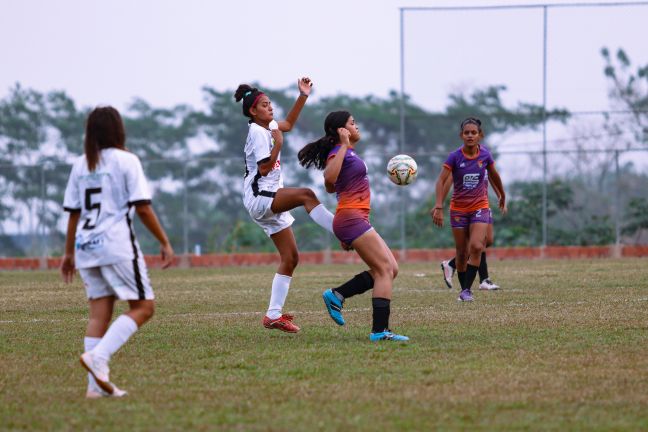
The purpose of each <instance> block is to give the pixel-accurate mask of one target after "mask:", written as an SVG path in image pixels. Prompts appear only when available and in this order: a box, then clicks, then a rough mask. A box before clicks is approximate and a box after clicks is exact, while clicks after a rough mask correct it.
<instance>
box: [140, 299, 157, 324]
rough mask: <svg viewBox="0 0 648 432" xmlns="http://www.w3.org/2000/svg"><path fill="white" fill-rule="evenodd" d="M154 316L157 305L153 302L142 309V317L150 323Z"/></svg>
mask: <svg viewBox="0 0 648 432" xmlns="http://www.w3.org/2000/svg"><path fill="white" fill-rule="evenodd" d="M153 315H155V303H154V302H152V301H151V302H147V304H146V305H145V306H144V307H142V317H143V318H144V319H145V320H146V321H148V320H150V319H151V318H153Z"/></svg>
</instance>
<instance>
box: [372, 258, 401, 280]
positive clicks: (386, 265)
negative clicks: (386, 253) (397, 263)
mask: <svg viewBox="0 0 648 432" xmlns="http://www.w3.org/2000/svg"><path fill="white" fill-rule="evenodd" d="M395 271H396V273H398V269H396V270H395ZM374 272H375V275H376V278H387V279H393V278H395V277H396V276H395V275H394V267H393V266H392V264H391V263H390V262H389V261H385V262H382V263H380V264H378V265H377V266H376V268H375V269H374Z"/></svg>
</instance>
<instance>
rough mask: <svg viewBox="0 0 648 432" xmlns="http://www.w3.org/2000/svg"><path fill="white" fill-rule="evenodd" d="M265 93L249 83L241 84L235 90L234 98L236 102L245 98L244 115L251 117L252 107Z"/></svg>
mask: <svg viewBox="0 0 648 432" xmlns="http://www.w3.org/2000/svg"><path fill="white" fill-rule="evenodd" d="M263 94H265V93H263V92H262V91H261V90H259V89H258V88H256V87H252V86H249V85H247V84H241V85H239V86H238V88H237V89H236V91H235V92H234V100H235V101H236V102H240V101H241V100H243V115H244V116H245V117H249V118H250V119H251V118H252V115H251V114H250V108H252V107H253V106H254V105H256V103H257V101H258V100H259V97H260V96H261V95H263Z"/></svg>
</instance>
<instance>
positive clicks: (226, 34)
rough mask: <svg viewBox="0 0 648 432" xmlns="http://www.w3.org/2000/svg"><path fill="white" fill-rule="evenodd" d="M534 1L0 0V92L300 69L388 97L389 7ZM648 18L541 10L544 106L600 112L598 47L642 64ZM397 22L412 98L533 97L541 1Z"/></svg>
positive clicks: (439, 103) (157, 97)
mask: <svg viewBox="0 0 648 432" xmlns="http://www.w3.org/2000/svg"><path fill="white" fill-rule="evenodd" d="M534 3H535V4H537V3H541V2H538V1H535V2H534V1H525V0H518V1H509V0H494V1H493V2H490V1H489V2H486V1H483V2H478V1H472V2H470V1H430V0H427V1H426V0H419V1H403V0H400V1H396V0H325V1H324V0H312V1H307V2H304V1H296V0H286V1H276V2H269V1H261V0H246V1H241V2H235V1H206V0H203V1H198V0H182V1H179V0H178V1H160V0H138V1H131V0H111V1H110V2H106V1H95V0H90V1H88V0H57V1H55V2H52V1H47V0H21V1H19V2H18V1H11V0H0V6H1V10H2V13H1V14H0V38H1V40H3V41H4V42H3V43H2V44H0V59H2V68H0V96H4V95H6V93H7V91H8V89H9V88H10V87H11V86H13V85H14V84H15V83H17V82H19V83H21V84H22V85H23V86H25V87H30V88H34V89H36V90H40V91H49V90H55V89H56V90H65V91H66V92H68V94H70V95H71V96H72V97H73V98H74V99H75V100H76V101H78V102H79V103H80V104H81V105H98V104H112V105H115V106H117V107H119V108H124V107H125V106H126V105H127V104H128V102H129V101H131V100H132V99H133V98H134V97H141V98H143V99H145V100H147V101H149V102H150V103H152V104H154V105H158V106H172V105H175V104H180V103H188V104H191V105H193V106H200V105H201V104H202V94H201V88H202V87H203V86H204V85H207V86H212V87H214V88H216V89H218V90H226V89H233V88H235V87H236V86H237V85H238V84H239V83H242V82H250V81H255V82H259V83H260V84H261V85H262V86H269V87H272V88H279V87H286V86H288V85H291V84H293V83H294V82H295V81H296V79H297V77H299V76H303V75H308V76H311V77H312V79H313V81H314V82H315V86H316V87H315V89H316V91H315V93H314V95H316V96H322V95H333V94H336V93H340V92H342V93H348V94H353V95H366V94H375V95H378V96H386V95H387V94H388V92H389V91H390V90H399V89H400V36H399V35H400V33H399V32H400V27H399V25H400V15H399V8H401V7H412V6H424V7H425V6H427V7H430V6H448V5H452V6H470V5H485V4H498V5H513V4H534ZM548 3H565V2H556V1H553V2H548ZM569 3H583V1H580V2H579V1H578V0H573V1H570V2H569ZM647 21H648V6H643V7H636V6H635V7H632V8H598V9H597V8H589V9H583V8H554V9H550V11H549V25H548V30H549V36H548V47H549V49H548V104H549V105H550V106H552V105H556V106H566V107H568V108H570V109H572V110H591V109H603V108H605V107H606V104H607V91H606V85H605V82H604V80H603V76H602V60H601V56H600V54H599V50H600V48H601V46H603V45H608V46H610V47H611V48H615V47H617V46H622V47H624V48H625V49H626V50H627V51H628V53H629V54H630V56H631V58H633V59H634V60H636V61H638V62H644V63H646V62H648V50H646V49H645V46H642V43H644V41H645V40H648V38H647V37H646V36H648V35H646V34H645V33H648V30H647V27H646V26H645V22H647ZM404 23H405V31H404V35H405V41H404V48H405V91H406V92H408V93H410V94H412V96H413V97H414V100H415V101H416V102H417V103H420V104H421V105H423V106H425V107H427V108H430V109H442V108H443V107H444V106H445V105H446V104H447V94H448V93H449V92H450V91H453V90H458V89H459V90H461V89H470V88H474V87H478V86H483V85H489V84H504V85H507V87H508V91H507V93H506V100H507V102H510V103H515V102H516V101H520V100H524V101H530V102H536V103H539V102H541V101H542V10H541V9H522V10H515V11H513V10H505V11H472V12H467V11H461V12H412V11H407V12H405V13H404ZM9 42H11V43H9ZM642 56H643V57H642Z"/></svg>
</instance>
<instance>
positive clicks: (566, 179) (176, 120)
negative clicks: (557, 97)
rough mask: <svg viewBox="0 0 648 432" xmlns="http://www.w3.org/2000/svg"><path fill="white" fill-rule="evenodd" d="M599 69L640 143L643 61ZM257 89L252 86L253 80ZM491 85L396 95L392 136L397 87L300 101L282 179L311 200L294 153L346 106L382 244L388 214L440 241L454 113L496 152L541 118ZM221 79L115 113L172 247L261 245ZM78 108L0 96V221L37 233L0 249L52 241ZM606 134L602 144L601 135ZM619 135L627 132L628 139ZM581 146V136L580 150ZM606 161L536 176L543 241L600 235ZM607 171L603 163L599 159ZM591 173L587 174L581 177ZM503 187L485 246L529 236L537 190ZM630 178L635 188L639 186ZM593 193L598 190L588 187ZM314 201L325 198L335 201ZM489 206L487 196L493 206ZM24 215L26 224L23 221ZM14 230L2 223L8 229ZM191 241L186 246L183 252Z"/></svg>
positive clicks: (393, 231) (47, 96) (287, 94)
mask: <svg viewBox="0 0 648 432" xmlns="http://www.w3.org/2000/svg"><path fill="white" fill-rule="evenodd" d="M602 55H603V57H604V59H605V60H606V62H607V63H606V68H605V71H604V73H605V75H606V76H607V78H608V80H609V82H610V100H611V101H612V102H613V103H614V104H616V105H618V106H619V107H623V109H630V110H633V111H636V115H635V116H634V117H633V121H631V122H628V123H627V124H620V123H619V122H616V121H613V119H612V118H610V119H607V121H606V123H605V125H604V127H605V128H607V129H609V130H610V131H613V130H618V129H619V128H622V129H623V130H624V131H626V132H627V131H628V130H630V131H632V133H633V134H634V136H635V141H634V142H641V143H643V144H645V142H646V134H647V131H648V117H647V116H648V91H646V84H647V83H648V66H645V67H640V68H638V69H637V70H632V67H631V63H630V61H629V59H628V57H627V56H626V54H625V53H624V52H623V51H622V50H619V51H618V53H617V55H616V57H614V58H613V57H612V56H611V55H610V54H609V52H608V50H603V51H602ZM260 87H261V86H260ZM264 90H265V91H266V92H267V93H268V94H269V96H270V98H271V99H272V101H273V104H274V105H275V107H276V108H275V109H276V110H277V111H278V114H279V116H281V115H282V113H285V112H286V111H287V110H288V109H289V108H290V106H291V105H292V103H293V101H294V98H295V95H296V89H295V88H284V89H267V88H264ZM505 91H506V88H505V87H504V86H489V87H486V88H480V89H476V90H473V91H471V92H463V93H456V94H450V95H449V97H448V105H447V107H446V108H445V109H444V110H443V111H439V112H432V111H429V110H426V109H424V108H422V107H420V106H418V105H416V104H415V103H413V102H412V100H411V99H410V98H407V97H406V99H405V101H404V106H405V132H406V136H405V142H404V146H403V147H401V144H400V143H399V139H400V116H399V114H400V105H401V101H400V97H399V94H397V93H396V92H392V93H390V94H389V95H388V96H387V97H377V96H372V95H369V96H365V97H354V96H350V95H344V94H339V95H336V96H329V97H322V98H319V99H316V100H311V101H309V102H308V103H307V105H306V109H305V110H304V112H303V113H302V116H301V118H300V120H299V122H298V123H297V126H296V128H295V129H294V130H293V131H292V132H290V133H289V134H287V136H286V145H285V146H284V150H283V151H282V167H283V169H284V173H285V177H286V185H287V186H309V187H313V188H314V189H316V191H317V192H318V194H319V195H320V197H322V198H323V195H324V192H323V188H322V179H321V175H320V174H319V173H316V172H312V171H306V170H304V169H303V168H301V167H299V165H298V164H297V161H296V152H297V151H298V150H299V148H300V147H301V146H302V145H303V144H305V143H306V142H308V141H309V140H312V139H314V138H316V137H319V136H320V135H322V134H323V130H322V125H323V119H324V117H325V116H326V114H327V113H328V112H329V111H331V110H335V109H340V108H343V109H347V110H349V111H351V112H352V113H353V114H354V116H355V118H356V119H357V121H358V122H359V124H360V128H361V130H362V132H363V140H362V141H361V143H360V146H359V148H358V151H359V153H361V154H362V156H363V157H364V159H365V160H366V161H367V164H368V165H369V169H370V177H371V178H370V180H371V182H372V194H373V199H374V208H373V222H374V224H375V225H376V227H377V228H378V229H379V230H380V231H381V233H382V234H383V236H384V237H385V238H386V239H388V241H389V242H390V243H391V244H392V246H394V247H398V240H399V239H400V230H401V224H400V219H399V218H400V217H401V216H402V214H403V213H405V215H406V216H405V217H406V223H405V224H404V228H405V234H406V238H407V246H408V247H448V246H451V245H452V244H453V243H452V239H451V233H450V229H449V228H448V229H443V230H439V229H436V228H433V226H432V223H431V219H430V216H429V214H428V211H429V209H430V207H431V203H432V202H433V201H434V196H433V194H434V182H435V181H436V177H437V175H438V173H439V170H440V169H441V166H442V163H443V161H444V160H445V157H446V156H447V154H448V153H449V152H450V151H452V150H454V149H456V148H457V147H458V146H459V145H460V144H461V142H460V141H459V139H458V125H459V123H460V121H461V120H462V119H463V118H465V117H467V116H469V115H471V116H478V117H480V118H481V119H482V120H483V124H484V125H485V128H486V134H487V135H486V140H485V142H484V144H485V145H487V146H489V148H490V149H491V150H492V151H493V152H494V153H495V155H496V157H497V150H498V146H497V140H498V138H500V137H502V136H505V135H506V134H509V133H515V132H520V131H525V130H537V129H538V128H539V127H541V125H542V122H543V118H544V116H543V110H542V106H539V105H535V104H532V103H519V104H518V105H517V106H514V107H507V106H505V104H504V103H503V102H502V95H503V94H504V93H505ZM232 94H233V90H232V89H229V90H224V91H219V90H217V89H215V88H212V87H204V88H203V96H204V100H205V106H204V107H203V108H196V107H191V106H188V105H177V106H174V107H171V108H158V107H154V106H151V105H150V104H149V103H147V102H146V101H144V100H141V99H135V100H134V101H133V102H132V103H130V105H129V106H128V108H127V109H126V110H125V111H123V112H122V115H123V116H124V120H125V123H126V129H127V146H128V148H129V149H130V150H131V151H133V152H134V153H136V154H137V155H138V156H139V157H140V158H141V159H142V161H143V163H144V166H145V170H146V174H147V176H148V178H149V179H150V181H151V182H152V184H154V185H155V191H156V194H155V201H154V206H155V208H156V210H157V212H158V213H159V215H160V217H161V219H162V222H163V223H164V225H165V226H166V227H167V228H168V230H169V233H170V235H171V240H172V242H173V244H174V245H175V247H176V249H177V250H178V252H182V246H183V244H184V240H185V238H186V239H187V244H188V245H190V248H191V247H193V245H195V244H200V245H201V246H202V251H203V252H215V251H218V252H223V251H251V250H254V251H260V250H273V249H272V245H271V244H270V242H269V240H268V239H267V238H266V237H265V235H264V234H263V232H262V231H261V230H260V229H259V228H258V227H256V225H254V224H253V222H252V221H251V220H250V219H249V217H248V215H247V214H246V213H245V210H244V208H243V206H242V204H241V187H242V174H243V150H242V149H243V145H244V142H245V137H246V134H247V121H246V119H245V118H243V117H242V115H241V106H240V105H239V104H236V103H235V102H234V99H233V97H232ZM90 108H91V107H79V106H78V105H77V104H76V103H75V102H74V100H72V98H70V97H69V96H68V95H67V94H66V93H65V92H63V91H52V92H45V93H43V92H39V91H36V90H33V89H29V88H25V87H23V86H21V85H20V84H16V85H15V86H14V87H13V88H11V89H10V90H9V92H8V94H7V95H6V96H5V97H4V98H3V99H1V100H0V229H2V227H5V228H6V227H21V229H20V231H21V232H25V231H28V232H36V233H37V234H39V235H38V236H32V238H31V240H29V239H27V240H26V239H24V238H23V239H22V243H20V244H17V243H16V238H17V236H15V235H13V234H15V233H12V232H11V229H5V231H7V232H0V255H37V254H38V251H39V250H40V248H41V247H42V244H41V242H42V238H41V237H40V235H41V234H42V235H44V236H45V238H46V242H47V244H48V245H49V246H48V250H49V253H50V254H57V253H60V248H61V239H62V233H61V230H62V227H63V224H62V223H61V221H62V217H63V216H62V210H61V203H62V195H63V191H64V189H65V184H66V181H67V176H68V174H69V166H68V165H69V163H70V161H71V159H72V158H73V157H74V156H75V155H78V154H81V153H82V151H83V129H84V121H85V117H86V115H87V113H88V111H89V109H90ZM546 117H547V119H548V121H550V122H566V121H567V120H568V119H569V117H570V113H569V112H568V111H567V110H565V109H551V110H550V111H549V112H548V113H547V114H546ZM610 144H615V143H610ZM628 145H630V144H628ZM401 150H402V152H404V153H407V154H410V155H412V156H414V158H415V159H416V160H417V163H418V165H419V173H420V174H419V178H418V180H417V181H416V182H415V183H414V184H413V185H411V186H408V187H406V188H399V187H397V186H395V185H393V184H391V183H390V182H389V181H388V179H387V176H386V175H385V165H386V162H387V160H388V159H389V157H391V156H393V155H395V154H397V153H399V152H401ZM583 150H584V152H585V153H586V148H584V149H583ZM610 163H611V161H610V159H609V158H608V159H606V160H602V161H599V164H598V165H596V164H591V165H590V166H588V167H586V169H583V170H575V171H574V172H570V173H566V174H565V175H564V176H561V178H559V179H558V178H552V179H551V182H550V184H549V185H548V191H549V193H548V210H549V218H550V220H549V222H550V223H549V226H550V236H549V237H550V241H551V243H552V244H609V243H612V242H614V233H615V226H614V222H613V220H612V218H611V216H610V212H609V209H606V208H605V205H609V204H610V203H607V204H605V203H603V204H601V203H599V204H597V203H596V202H595V201H596V199H597V198H600V197H601V196H602V195H603V193H604V192H609V194H608V195H609V196H614V188H615V187H617V185H616V184H614V177H613V176H610V175H609V171H610ZM605 170H607V171H605ZM620 170H621V171H622V174H623V185H622V186H623V187H624V188H625V189H627V190H628V191H630V192H631V193H630V194H629V196H635V198H634V199H630V200H626V202H625V203H624V208H623V209H622V210H623V214H624V225H623V230H624V234H626V235H628V236H633V235H636V233H637V232H639V231H641V230H643V229H646V228H648V216H647V215H648V212H646V211H645V210H646V209H645V207H646V204H645V195H644V196H642V193H641V191H642V190H645V187H646V184H647V183H646V180H647V179H646V176H645V175H644V174H642V173H637V172H635V171H636V170H635V169H634V168H633V166H632V165H629V164H627V165H624V166H622V167H620ZM592 179H597V180H596V181H592ZM504 181H505V186H506V188H507V191H508V196H509V210H510V213H509V215H508V216H507V217H505V218H502V217H497V219H496V244H497V245H537V244H539V243H540V241H541V231H540V230H541V226H542V218H541V217H542V212H541V199H540V198H541V194H542V192H541V191H542V184H541V183H540V182H538V181H515V182H511V181H508V182H507V181H506V178H504ZM642 188H643V189H642ZM599 201H600V199H599ZM325 203H328V204H329V206H330V207H333V206H334V199H333V198H330V197H329V198H327V200H325ZM494 207H496V206H494ZM294 215H295V217H296V218H297V221H298V223H297V224H296V226H295V229H296V236H297V238H298V241H299V244H300V247H301V248H302V249H321V248H322V247H327V246H329V245H330V242H331V239H330V238H328V237H327V236H326V235H324V234H323V233H322V232H321V230H320V229H319V228H318V227H316V226H315V225H314V224H312V223H310V222H309V219H308V218H307V217H305V214H303V212H302V211H295V212H294ZM25 227H28V229H25ZM14 231H15V230H14ZM140 238H141V241H142V243H143V246H144V249H145V250H146V251H147V252H149V253H151V252H153V253H154V252H155V249H154V242H153V241H152V239H150V237H148V236H147V235H146V234H144V232H142V235H141V237H140ZM190 251H191V250H190Z"/></svg>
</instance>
